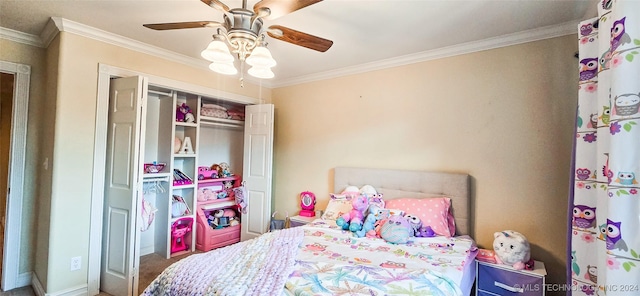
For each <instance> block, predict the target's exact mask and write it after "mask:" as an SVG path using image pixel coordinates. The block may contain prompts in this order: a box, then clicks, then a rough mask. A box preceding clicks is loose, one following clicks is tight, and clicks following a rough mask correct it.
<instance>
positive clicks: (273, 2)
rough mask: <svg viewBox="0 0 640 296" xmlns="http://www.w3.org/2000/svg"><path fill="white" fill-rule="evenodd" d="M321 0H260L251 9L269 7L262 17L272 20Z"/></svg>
mask: <svg viewBox="0 0 640 296" xmlns="http://www.w3.org/2000/svg"><path fill="white" fill-rule="evenodd" d="M202 1H205V0H202ZM321 1H322V0H262V1H260V2H258V3H256V5H254V6H253V11H254V12H255V13H258V12H259V11H260V9H264V8H269V10H271V14H270V15H269V16H266V17H264V19H265V20H272V19H276V18H279V17H281V16H283V15H285V14H289V13H292V12H294V11H296V10H298V9H302V8H305V7H307V6H309V5H312V4H316V3H318V2H321Z"/></svg>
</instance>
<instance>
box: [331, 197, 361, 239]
mask: <svg viewBox="0 0 640 296" xmlns="http://www.w3.org/2000/svg"><path fill="white" fill-rule="evenodd" d="M351 207H352V209H351V211H349V212H348V213H344V214H342V216H340V217H339V218H338V219H337V220H336V224H337V225H338V226H340V227H342V229H344V230H349V231H351V232H356V231H358V230H360V229H362V223H364V212H365V211H366V210H367V208H368V207H369V198H367V196H366V195H363V194H360V195H357V196H354V197H352V198H351Z"/></svg>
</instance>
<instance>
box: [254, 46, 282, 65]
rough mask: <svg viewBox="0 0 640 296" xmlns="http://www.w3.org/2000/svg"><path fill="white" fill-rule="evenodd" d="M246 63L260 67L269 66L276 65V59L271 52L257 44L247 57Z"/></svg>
mask: <svg viewBox="0 0 640 296" xmlns="http://www.w3.org/2000/svg"><path fill="white" fill-rule="evenodd" d="M247 64H249V65H251V66H254V67H260V68H270V67H273V66H275V65H276V60H274V59H273V57H272V56H271V52H270V51H269V49H267V48H266V47H264V46H257V47H256V48H254V49H253V51H252V52H251V55H250V56H249V57H248V58H247Z"/></svg>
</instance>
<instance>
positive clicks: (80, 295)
mask: <svg viewBox="0 0 640 296" xmlns="http://www.w3.org/2000/svg"><path fill="white" fill-rule="evenodd" d="M31 279H32V280H31V287H33V292H34V293H35V294H36V295H37V296H86V295H89V290H88V289H87V285H80V286H77V287H73V288H69V289H66V290H62V291H59V292H56V293H49V294H48V293H45V291H44V288H43V287H42V284H41V283H40V280H39V279H38V276H36V275H35V274H33V276H32V278H31Z"/></svg>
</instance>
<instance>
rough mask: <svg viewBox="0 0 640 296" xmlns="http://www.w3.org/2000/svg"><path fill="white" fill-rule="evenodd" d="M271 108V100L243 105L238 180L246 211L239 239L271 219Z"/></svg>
mask: <svg viewBox="0 0 640 296" xmlns="http://www.w3.org/2000/svg"><path fill="white" fill-rule="evenodd" d="M273 111H274V107H273V104H263V105H248V106H246V108H245V123H244V159H243V170H242V171H243V172H242V174H243V176H242V180H243V181H244V182H245V184H246V185H245V187H246V190H247V196H245V198H246V199H247V213H246V214H242V218H241V221H242V223H241V224H240V229H241V232H240V239H241V240H242V241H244V240H247V239H252V238H255V237H257V236H259V235H261V234H263V233H265V232H266V231H267V226H268V225H269V221H270V219H271V210H272V209H271V187H272V166H273Z"/></svg>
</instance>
